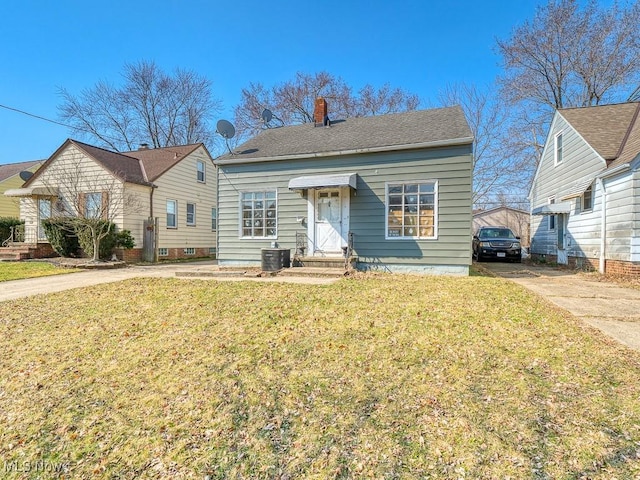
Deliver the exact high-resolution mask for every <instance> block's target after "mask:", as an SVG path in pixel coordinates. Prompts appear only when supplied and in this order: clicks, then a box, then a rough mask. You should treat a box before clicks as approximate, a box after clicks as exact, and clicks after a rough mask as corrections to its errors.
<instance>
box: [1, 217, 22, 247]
mask: <svg viewBox="0 0 640 480" xmlns="http://www.w3.org/2000/svg"><path fill="white" fill-rule="evenodd" d="M16 225H24V222H23V221H22V220H20V219H19V218H13V217H0V245H1V244H2V242H4V241H5V240H6V239H8V238H9V236H10V235H11V227H15V226H16Z"/></svg>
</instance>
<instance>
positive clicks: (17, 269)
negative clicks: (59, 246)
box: [0, 262, 75, 282]
mask: <svg viewBox="0 0 640 480" xmlns="http://www.w3.org/2000/svg"><path fill="white" fill-rule="evenodd" d="M74 271H75V270H71V269H67V268H60V267H56V266H55V265H52V264H50V263H47V262H0V282H6V281H9V280H21V279H23V278H35V277H45V276H47V275H60V274H63V273H71V272H74Z"/></svg>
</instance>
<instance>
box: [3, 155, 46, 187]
mask: <svg viewBox="0 0 640 480" xmlns="http://www.w3.org/2000/svg"><path fill="white" fill-rule="evenodd" d="M43 162H44V160H32V161H30V162H20V163H8V164H6V165H0V182H2V181H3V180H6V179H7V178H9V177H13V176H14V175H18V174H19V173H20V172H22V171H23V170H28V169H30V168H31V167H33V166H34V165H38V164H39V163H43Z"/></svg>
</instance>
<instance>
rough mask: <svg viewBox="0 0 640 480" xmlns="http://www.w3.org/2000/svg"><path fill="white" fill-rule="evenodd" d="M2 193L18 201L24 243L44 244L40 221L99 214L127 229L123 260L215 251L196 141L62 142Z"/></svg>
mask: <svg viewBox="0 0 640 480" xmlns="http://www.w3.org/2000/svg"><path fill="white" fill-rule="evenodd" d="M5 195H6V196H11V197H19V198H21V202H20V218H21V219H23V220H24V221H25V243H27V244H46V243H47V239H46V236H45V233H44V230H43V228H42V227H41V222H42V220H44V219H46V218H49V217H52V216H78V215H82V216H85V215H91V214H93V213H96V212H97V211H100V212H101V213H100V216H101V217H102V218H105V219H109V220H111V221H113V222H114V223H115V224H116V226H117V228H119V229H127V230H130V231H131V233H132V235H133V237H134V239H135V243H136V246H135V248H134V249H133V250H129V251H125V252H121V254H122V255H124V256H126V258H125V260H128V261H137V260H140V259H142V258H144V259H145V260H154V259H155V258H160V259H163V258H179V257H189V256H209V255H212V254H214V253H215V245H216V216H217V209H216V173H215V168H214V166H213V159H212V157H211V155H210V154H209V152H208V151H207V149H206V147H205V146H204V145H203V144H202V143H198V144H193V145H182V146H174V147H166V148H154V149H151V148H148V147H146V145H143V146H142V147H141V148H140V149H139V150H136V151H131V152H112V151H109V150H105V149H102V148H98V147H95V146H92V145H87V144H86V143H82V142H79V141H77V140H71V139H68V140H66V141H65V142H64V143H63V144H62V145H61V146H60V147H59V148H58V149H57V150H56V151H55V152H54V153H53V155H52V156H51V157H50V158H49V159H48V160H47V161H46V162H45V163H44V164H43V165H42V167H41V168H40V169H39V170H38V171H37V172H36V173H35V174H34V175H33V176H32V177H31V178H29V179H28V180H27V181H26V182H25V183H24V185H22V187H21V188H17V189H13V190H8V191H6V192H5ZM40 250H42V249H40ZM143 251H144V255H143Z"/></svg>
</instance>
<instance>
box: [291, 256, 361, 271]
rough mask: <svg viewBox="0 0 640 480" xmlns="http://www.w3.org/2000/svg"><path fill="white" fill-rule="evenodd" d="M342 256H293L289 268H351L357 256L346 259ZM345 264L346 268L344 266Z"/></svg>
mask: <svg viewBox="0 0 640 480" xmlns="http://www.w3.org/2000/svg"><path fill="white" fill-rule="evenodd" d="M345 260H347V259H345V258H344V257H294V258H293V261H292V262H291V266H292V268H291V270H295V269H297V268H301V267H308V268H337V269H342V271H343V272H344V271H345V270H349V269H351V268H353V265H355V263H356V261H357V258H356V257H350V258H349V259H348V260H347V261H345ZM345 266H346V267H347V268H345Z"/></svg>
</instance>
